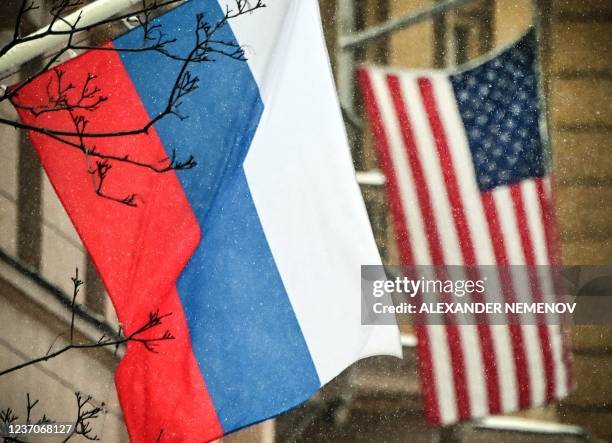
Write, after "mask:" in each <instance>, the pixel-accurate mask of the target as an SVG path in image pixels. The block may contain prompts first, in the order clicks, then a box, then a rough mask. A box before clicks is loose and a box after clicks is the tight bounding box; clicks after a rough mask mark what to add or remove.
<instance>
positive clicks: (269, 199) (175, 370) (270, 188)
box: [14, 0, 401, 442]
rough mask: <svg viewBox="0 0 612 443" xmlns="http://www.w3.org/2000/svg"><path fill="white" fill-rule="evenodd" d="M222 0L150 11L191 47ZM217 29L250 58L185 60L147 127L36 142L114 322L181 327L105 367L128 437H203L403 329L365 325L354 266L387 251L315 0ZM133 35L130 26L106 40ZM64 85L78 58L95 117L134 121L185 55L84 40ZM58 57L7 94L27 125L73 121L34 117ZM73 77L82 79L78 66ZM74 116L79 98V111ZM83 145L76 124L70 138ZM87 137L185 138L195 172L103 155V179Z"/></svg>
mask: <svg viewBox="0 0 612 443" xmlns="http://www.w3.org/2000/svg"><path fill="white" fill-rule="evenodd" d="M225 8H226V5H225V3H224V2H220V3H219V2H217V1H212V0H192V1H190V2H188V3H186V4H184V5H182V6H180V7H177V8H175V9H174V10H172V11H170V12H168V13H166V14H164V15H162V16H160V17H159V18H157V19H155V24H160V25H161V26H162V27H163V30H164V32H165V33H167V34H168V35H171V36H176V37H177V41H176V42H173V43H172V45H173V46H172V48H173V49H175V50H177V51H178V50H180V49H181V48H183V49H184V48H188V47H189V45H190V44H192V41H191V39H192V38H193V34H194V26H196V20H195V17H196V16H197V14H199V13H203V14H204V16H205V17H206V20H208V21H211V22H214V21H215V20H220V19H221V18H222V17H223V14H224V13H225V11H226V9H225ZM219 40H220V41H225V42H233V43H236V44H239V45H241V46H244V47H245V48H246V52H247V57H248V62H243V61H239V60H235V59H233V58H231V57H222V56H218V57H215V61H214V62H211V63H202V64H194V65H193V66H190V70H191V71H193V75H194V76H197V77H198V78H199V89H198V90H197V91H196V92H194V93H193V94H190V95H189V96H187V97H185V98H184V100H183V104H182V106H181V109H180V111H181V114H184V115H185V116H187V117H188V118H187V119H184V120H180V119H178V118H175V117H173V116H170V117H168V118H164V119H162V120H161V121H159V122H158V123H157V124H156V125H155V126H154V127H152V128H151V129H150V130H149V131H148V132H147V133H144V134H136V135H129V136H123V137H101V138H96V139H95V140H94V139H87V143H88V146H89V147H90V149H93V147H94V146H95V150H94V151H91V152H90V154H89V155H83V153H82V152H79V150H77V149H74V148H73V147H70V146H67V145H66V144H65V143H62V142H60V141H58V140H57V139H54V138H53V137H49V136H47V135H45V134H41V133H40V132H36V131H31V132H30V137H31V140H32V142H33V144H34V146H35V148H36V150H37V152H38V155H39V157H40V159H41V162H42V164H43V167H44V169H45V171H46V173H47V175H48V176H49V178H50V180H51V183H52V184H53V186H54V188H55V190H56V192H57V194H58V196H59V198H60V200H61V201H62V204H63V205H64V207H65V208H66V211H67V212H68V214H69V216H70V218H71V219H72V221H73V223H74V225H75V227H76V229H77V231H78V233H79V235H80V237H81V239H82V240H83V243H84V244H85V246H86V248H87V250H88V252H89V254H90V255H91V257H92V259H93V261H94V263H95V265H96V267H97V269H98V271H99V273H100V275H101V277H102V280H103V281H104V284H105V287H106V288H107V290H108V293H109V295H110V297H111V299H112V301H113V304H114V306H115V309H116V312H117V316H118V318H119V320H120V322H121V324H122V326H123V328H124V333H125V334H130V333H132V332H134V331H135V330H136V329H137V328H138V327H139V326H140V325H142V324H143V323H144V322H145V321H146V319H147V316H148V314H149V312H150V311H156V310H158V311H159V313H160V315H162V314H166V313H171V315H170V316H168V317H165V318H164V319H163V322H164V325H163V328H164V329H166V328H167V329H169V330H170V332H171V333H172V334H173V335H174V337H175V339H174V340H172V341H164V342H160V343H158V344H157V346H156V351H157V353H151V352H149V351H147V350H146V349H145V348H144V347H143V346H142V345H141V344H140V343H137V342H131V343H130V344H129V345H128V349H127V353H126V356H125V357H124V358H123V359H122V361H121V363H120V365H119V367H118V370H117V374H116V385H117V390H118V394H119V398H120V402H121V407H122V410H123V413H124V417H125V421H126V424H127V428H128V432H129V434H130V438H131V440H132V441H134V442H141V441H142V442H144V441H155V439H156V438H157V436H158V435H159V433H160V431H161V430H163V436H164V438H166V439H168V441H176V442H190V441H208V440H212V439H215V438H219V437H220V436H222V435H224V434H227V433H229V432H232V431H235V430H238V429H240V428H243V427H245V426H249V425H251V424H253V423H257V422H259V421H262V420H265V419H267V418H269V417H272V416H275V415H277V414H280V413H282V412H285V411H287V410H289V409H291V408H293V407H295V406H297V405H298V404H300V403H301V402H303V401H305V400H307V399H308V398H309V397H310V396H311V395H312V394H313V393H315V392H316V391H317V390H318V389H319V388H320V387H321V386H322V385H323V384H325V383H327V382H329V381H330V380H331V379H332V378H334V377H335V376H336V375H338V374H339V373H340V372H341V371H342V370H344V369H345V368H346V367H348V366H349V365H350V364H352V363H353V362H354V361H356V360H358V359H360V358H364V357H367V356H370V355H380V354H387V355H395V356H401V350H400V345H399V332H398V329H397V327H395V326H362V325H361V324H360V318H361V317H360V311H359V310H360V306H361V304H360V297H361V293H360V265H362V264H380V257H379V255H378V252H377V249H376V245H375V243H374V239H373V236H372V233H371V228H370V226H369V222H368V219H367V214H366V211H365V207H364V205H363V200H362V198H361V195H360V192H359V188H358V186H357V184H356V182H355V178H354V170H353V167H352V162H351V158H350V153H349V150H348V144H347V140H346V135H345V133H344V128H343V123H342V118H341V114H340V110H339V106H338V103H337V98H336V95H335V90H334V86H333V79H332V76H331V71H330V67H329V61H328V57H327V53H326V50H325V45H324V40H323V35H322V30H321V25H320V18H319V11H318V6H317V3H316V1H314V0H308V1H297V0H295V1H287V2H271V3H270V4H269V5H267V6H266V7H265V8H263V9H261V10H258V11H256V12H254V13H252V14H246V15H244V16H241V17H238V18H236V19H235V20H231V21H230V22H229V23H228V24H227V25H226V26H224V27H223V29H222V30H221V31H220V35H219ZM141 44H142V31H141V30H138V29H136V30H134V31H131V32H129V33H127V34H125V35H124V36H122V37H120V38H119V39H117V40H115V41H113V42H110V43H107V44H106V46H105V48H106V49H113V48H116V49H122V48H123V49H126V48H132V47H138V45H141ZM60 68H61V69H62V70H63V71H65V75H66V76H70V81H72V82H74V83H75V85H76V89H78V88H79V87H82V86H83V83H82V82H83V81H84V80H83V79H85V78H87V76H88V75H89V74H94V75H96V76H97V79H96V82H97V85H98V86H99V87H100V88H101V89H102V91H103V93H104V95H105V96H106V97H107V100H106V101H105V102H104V103H103V104H102V105H101V106H100V107H99V109H97V110H95V111H93V112H91V113H89V114H87V118H88V120H89V124H88V126H87V129H86V130H87V131H89V132H112V131H117V132H120V131H123V130H126V128H137V127H140V126H142V125H144V124H146V122H147V121H149V120H150V119H151V118H152V117H153V116H155V115H157V114H158V113H159V112H160V111H161V110H162V109H163V106H165V104H166V102H165V100H166V99H167V95H168V93H169V87H170V86H171V85H169V81H171V80H172V79H174V78H176V76H177V73H178V69H180V64H177V63H176V60H172V59H169V58H168V57H165V56H164V55H162V54H159V53H154V52H134V51H119V52H115V51H108V50H92V51H89V52H86V53H84V54H82V55H80V56H79V57H77V58H74V59H72V60H70V61H68V62H66V63H65V64H64V65H62V66H61V67H60ZM54 75H55V74H54V73H53V72H49V73H47V74H45V75H43V76H41V77H40V78H38V79H36V80H35V81H33V82H32V83H31V84H29V85H28V86H27V87H25V88H23V90H21V91H20V92H19V94H18V96H17V97H16V98H15V100H14V102H15V104H16V105H18V112H19V115H20V118H21V119H22V120H23V121H24V122H25V123H27V124H31V125H35V126H41V127H45V128H53V129H58V130H64V131H66V130H68V131H69V130H71V129H72V128H73V123H74V120H73V117H74V112H73V115H71V114H70V113H69V112H52V113H43V114H38V115H36V114H34V113H32V112H30V111H28V110H27V109H25V108H24V107H23V106H21V107H20V106H19V105H25V104H29V105H36V104H39V105H40V104H43V102H44V97H45V94H46V91H47V90H48V85H53V82H54V81H55V80H54ZM79 82H81V83H79ZM77 113H78V112H77ZM67 139H69V140H71V141H73V142H75V143H76V142H78V137H67ZM95 152H103V153H105V154H114V155H116V156H125V155H128V156H129V158H130V159H134V160H137V161H139V162H144V163H149V164H153V163H155V162H159V161H160V159H163V158H168V157H173V156H176V158H177V159H179V160H180V159H183V158H188V157H189V156H190V155H193V156H194V157H195V158H196V160H197V162H198V165H197V166H196V167H195V168H193V169H190V170H187V171H169V172H165V173H161V174H160V173H156V172H153V171H151V170H150V169H148V168H143V167H139V166H137V165H135V164H125V163H120V162H113V161H112V160H111V161H110V162H109V164H110V165H111V166H112V170H111V173H109V174H108V178H107V179H106V180H105V183H104V186H105V188H104V192H105V193H107V194H108V195H115V196H121V195H125V193H126V192H128V193H130V194H134V195H135V201H136V203H137V207H131V206H129V205H125V204H121V203H118V202H115V201H111V200H109V199H105V198H101V197H100V196H98V195H96V192H95V191H96V186H97V184H96V181H95V176H94V177H93V178H92V174H90V172H91V168H94V167H95V165H96V160H97V159H96V158H95V155H94V154H95Z"/></svg>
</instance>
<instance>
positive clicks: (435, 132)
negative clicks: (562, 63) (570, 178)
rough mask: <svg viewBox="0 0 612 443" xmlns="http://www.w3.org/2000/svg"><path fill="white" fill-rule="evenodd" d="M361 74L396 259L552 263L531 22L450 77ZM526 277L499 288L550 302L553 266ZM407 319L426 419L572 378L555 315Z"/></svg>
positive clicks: (497, 405) (488, 407)
mask: <svg viewBox="0 0 612 443" xmlns="http://www.w3.org/2000/svg"><path fill="white" fill-rule="evenodd" d="M358 76H359V82H360V85H361V89H362V92H363V97H364V102H365V106H366V110H367V114H368V117H369V121H370V124H371V127H372V129H373V132H374V136H375V141H376V146H377V151H378V156H379V162H380V164H381V168H382V169H383V172H384V173H385V175H386V177H387V191H388V192H387V193H388V199H389V203H390V208H391V211H392V214H393V219H394V228H395V231H396V236H397V239H398V246H399V250H400V254H401V259H402V262H403V263H405V264H416V265H429V264H433V265H495V264H497V265H509V264H510V265H540V264H554V263H556V261H557V257H558V255H557V251H556V241H555V238H554V237H555V233H554V224H553V215H552V205H551V190H550V184H549V183H550V181H549V177H548V176H547V174H546V170H545V164H544V163H545V161H544V156H543V146H542V145H543V142H542V137H541V134H540V112H539V106H538V102H539V100H538V77H537V70H536V40H535V36H534V33H533V31H531V32H529V33H527V34H526V35H525V36H524V37H523V38H521V39H520V40H519V41H517V42H516V43H515V44H514V45H513V46H511V47H509V48H508V49H506V50H504V51H503V52H501V53H499V54H497V55H496V56H495V57H493V58H489V59H488V60H487V61H485V62H482V63H479V64H477V65H475V66H472V67H469V68H468V69H464V70H460V71H456V72H453V73H449V72H446V71H425V72H424V71H412V70H394V69H386V68H378V67H366V68H363V69H360V70H359V71H358ZM506 269H507V268H506ZM530 278H531V279H532V283H533V284H532V285H529V287H516V288H513V287H510V288H509V291H508V294H507V297H508V298H513V297H514V299H517V300H520V301H525V300H531V301H547V300H544V299H543V297H544V295H543V294H553V293H554V291H553V290H551V285H554V282H553V281H552V278H551V276H550V274H548V275H547V274H546V273H544V274H541V273H540V274H534V275H531V276H530ZM500 281H504V279H503V278H502V277H500ZM507 289H508V288H507ZM504 294H505V293H504ZM505 295H506V294H505ZM415 328H416V332H417V337H418V345H417V354H418V356H419V365H420V373H421V381H422V394H423V400H424V409H425V412H426V416H427V418H428V420H429V421H430V422H432V423H433V424H436V425H446V424H451V423H454V422H457V421H460V420H465V419H472V418H476V417H482V416H485V415H491V414H500V413H506V412H510V411H515V410H519V409H525V408H530V407H535V406H540V405H543V404H546V403H549V402H552V401H554V400H556V399H560V398H562V397H564V396H566V395H567V394H568V392H569V391H570V390H571V388H572V383H573V381H572V374H571V362H570V354H569V351H568V344H567V337H566V334H565V331H564V330H563V328H562V327H561V326H559V325H546V324H540V325H525V324H512V322H509V324H507V325H492V324H486V323H484V324H476V325H456V324H455V325H451V324H446V325H440V324H438V325H431V324H430V325H418V326H415Z"/></svg>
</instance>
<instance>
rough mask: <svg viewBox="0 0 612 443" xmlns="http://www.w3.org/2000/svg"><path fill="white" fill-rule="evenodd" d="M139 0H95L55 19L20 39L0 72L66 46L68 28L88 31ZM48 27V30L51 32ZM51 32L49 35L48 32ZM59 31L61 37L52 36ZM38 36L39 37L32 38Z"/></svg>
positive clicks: (4, 58) (2, 60) (0, 62)
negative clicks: (86, 29) (75, 27)
mask: <svg viewBox="0 0 612 443" xmlns="http://www.w3.org/2000/svg"><path fill="white" fill-rule="evenodd" d="M139 1H140V0H98V1H95V2H93V3H91V4H88V5H86V6H84V7H82V8H81V9H79V10H78V11H75V12H73V13H72V14H69V15H67V16H66V17H63V18H61V19H58V20H56V21H55V22H54V23H53V24H52V26H51V25H47V26H44V27H42V28H41V29H39V30H38V31H36V32H34V33H32V34H30V35H28V36H26V37H24V38H23V40H25V41H24V42H21V43H19V44H17V45H16V46H15V47H13V48H12V49H10V50H9V51H8V52H7V53H6V54H4V55H3V56H2V57H0V73H6V72H7V71H10V70H13V69H15V68H18V67H19V66H21V65H23V64H24V63H27V62H29V61H30V60H32V59H34V58H36V57H39V56H41V55H43V54H45V53H47V52H48V51H51V50H52V49H55V48H57V47H60V46H61V45H65V44H66V43H67V42H68V39H69V38H70V33H69V31H70V30H71V26H75V25H76V26H77V27H78V28H79V29H82V28H87V27H89V26H92V25H94V24H96V23H98V22H100V21H104V20H108V19H110V18H112V17H114V16H117V15H119V14H120V13H121V12H123V11H125V10H127V9H129V8H131V7H133V6H134V5H136V4H137V3H138V2H139ZM50 26H51V29H50ZM50 30H51V31H52V32H53V33H49V31H50ZM57 32H60V33H61V34H54V33H57ZM36 36H41V37H40V38H32V37H36Z"/></svg>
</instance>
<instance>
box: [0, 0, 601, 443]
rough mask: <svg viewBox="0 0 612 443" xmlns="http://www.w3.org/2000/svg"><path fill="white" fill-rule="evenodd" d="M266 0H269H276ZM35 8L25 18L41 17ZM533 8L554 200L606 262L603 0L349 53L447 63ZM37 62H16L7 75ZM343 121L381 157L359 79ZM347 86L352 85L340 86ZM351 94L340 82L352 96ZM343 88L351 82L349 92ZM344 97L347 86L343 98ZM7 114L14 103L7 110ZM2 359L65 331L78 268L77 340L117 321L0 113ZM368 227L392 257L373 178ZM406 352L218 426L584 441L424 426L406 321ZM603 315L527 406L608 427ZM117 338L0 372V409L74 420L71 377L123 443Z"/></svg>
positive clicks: (567, 244) (476, 0)
mask: <svg viewBox="0 0 612 443" xmlns="http://www.w3.org/2000/svg"><path fill="white" fill-rule="evenodd" d="M269 1H275V0H269ZM437 1H438V0H355V1H354V2H353V7H354V21H353V23H352V28H353V29H354V30H360V29H364V28H367V27H368V26H372V25H375V24H377V23H381V22H384V21H386V20H388V19H391V18H397V17H401V16H404V15H407V14H413V13H415V12H417V11H419V10H422V9H423V8H428V7H431V6H433V5H434V4H435V3H436V2H437ZM19 3H20V2H19V1H17V0H10V1H9V0H7V1H5V2H4V4H3V7H2V9H1V10H0V40H6V39H9V38H10V36H11V33H12V31H13V28H12V26H13V21H14V17H15V15H16V11H17V8H18V4H19ZM339 3H341V1H336V0H320V5H321V11H322V16H323V21H324V29H325V32H326V37H327V41H328V47H329V50H330V55H331V57H332V65H333V67H334V69H335V71H336V74H337V75H338V76H342V75H343V74H342V73H340V72H339V70H341V69H343V67H342V63H343V61H342V53H341V51H340V50H339V49H338V40H339V36H340V34H341V29H340V28H341V26H340V25H341V23H342V21H341V20H340V16H339V14H340V13H341V12H342V11H340V10H339V9H338V4H339ZM45 17H46V15H45V11H44V9H41V10H39V11H36V13H35V14H33V15H32V16H31V20H30V22H29V23H27V24H26V27H27V28H29V30H30V31H31V30H34V29H36V28H38V27H39V26H41V25H43V24H44V23H45ZM534 20H538V21H539V23H540V26H541V30H542V32H541V41H540V51H541V60H542V70H543V79H544V84H545V93H546V97H547V103H548V121H549V131H550V139H551V146H552V154H553V156H552V158H553V168H554V169H553V170H554V175H555V190H556V195H557V198H556V214H557V218H558V222H559V228H560V237H561V242H562V253H563V259H564V262H565V263H566V264H610V263H612V230H611V229H610V226H612V224H611V223H610V222H611V221H612V155H611V154H610V149H611V148H612V146H611V142H610V140H611V134H612V101H611V100H610V96H612V57H611V55H612V2H609V1H607V0H538V1H535V0H533V1H531V0H473V1H471V2H467V4H466V5H465V6H463V7H461V8H459V9H456V10H453V11H451V12H447V13H445V14H442V15H438V16H436V17H435V18H433V19H430V20H426V21H423V22H420V23H418V24H416V25H413V26H411V27H408V28H405V29H402V30H400V31H397V32H395V33H393V34H391V35H388V36H386V37H384V38H381V39H379V40H377V41H375V42H372V44H370V45H367V46H366V47H363V48H360V49H359V50H357V51H356V52H355V54H354V57H355V59H356V61H357V62H358V63H359V62H368V63H380V64H384V65H390V66H396V67H410V68H452V67H453V66H456V65H460V64H462V63H465V62H467V61H469V60H472V59H474V58H476V57H478V56H481V55H483V54H486V53H487V52H489V51H492V50H494V49H495V48H498V47H500V46H503V45H505V44H508V43H509V42H511V41H512V40H514V39H516V38H517V37H519V36H520V35H522V34H523V33H524V32H525V31H526V29H527V27H528V26H530V25H531V24H533V23H534ZM36 63H38V64H39V65H40V63H41V61H40V60H39V61H34V62H33V65H32V66H30V67H26V68H24V70H22V71H21V72H19V73H15V74H14V75H13V76H12V77H9V78H6V79H4V80H2V83H4V84H11V83H13V82H15V81H18V79H19V78H20V77H22V76H24V75H26V73H27V70H28V69H35V67H36ZM338 81H339V83H340V82H342V81H344V83H343V84H342V87H343V88H346V89H345V91H346V90H348V91H352V93H350V94H352V96H350V100H351V105H350V108H351V109H350V110H349V111H350V112H349V113H346V117H347V129H348V131H349V135H350V138H351V144H352V146H353V155H354V163H355V167H356V169H357V170H358V171H360V172H368V173H370V172H372V171H374V172H376V169H377V159H376V157H375V153H374V149H373V147H372V137H371V133H370V129H369V128H368V125H367V122H365V115H364V113H363V109H362V107H361V98H360V96H359V94H358V92H357V89H356V88H355V87H354V85H348V86H347V85H346V79H344V80H342V79H341V78H338ZM344 94H346V92H344ZM350 94H349V95H350ZM345 97H346V96H345ZM345 97H343V99H344V100H345V99H346V98H345ZM0 114H1V115H2V116H3V117H10V118H14V117H15V114H14V111H13V110H12V109H11V108H10V106H3V107H2V108H1V109H0ZM0 145H1V148H0V362H1V363H0V370H1V368H3V367H10V366H12V365H16V364H19V362H21V361H24V360H27V359H32V358H34V357H36V356H39V355H45V353H48V352H50V350H54V349H59V348H61V347H62V346H63V345H65V344H67V343H69V340H70V338H69V331H70V323H71V320H72V318H71V311H70V309H69V308H70V302H71V295H72V290H73V284H72V281H71V277H72V276H74V273H75V268H78V269H79V273H80V274H79V275H80V277H81V278H82V279H83V280H84V281H85V285H84V287H83V288H82V290H81V294H80V295H79V298H78V302H79V303H80V304H81V305H82V307H83V308H82V310H81V311H80V312H79V313H78V314H77V315H76V320H75V325H76V328H75V331H76V332H75V336H74V338H73V341H74V342H78V343H84V342H91V341H92V340H93V341H96V340H98V339H99V337H101V336H102V335H103V334H106V335H107V336H108V335H112V334H116V332H117V328H118V325H117V320H116V317H115V315H114V311H113V308H112V305H111V304H110V302H109V300H108V297H107V296H106V294H105V293H104V289H103V287H102V285H101V283H100V281H99V279H98V277H97V275H96V271H95V268H94V267H93V266H92V264H91V262H90V261H89V259H88V257H87V254H86V252H85V250H84V248H83V246H82V244H81V242H80V240H79V238H78V235H77V234H76V232H75V231H74V229H73V227H72V225H71V223H70V221H69V219H68V217H67V216H66V214H65V212H64V210H63V208H62V207H61V204H60V203H59V201H58V199H57V197H56V195H55V192H54V191H53V189H52V187H51V185H50V183H49V181H48V180H47V178H46V177H45V175H44V173H43V171H42V169H41V167H40V164H39V162H38V160H37V158H36V155H35V154H34V152H33V149H32V148H31V146H30V145H29V142H28V140H27V137H26V136H25V134H24V133H22V132H19V131H16V130H15V129H13V128H11V127H6V126H0ZM362 190H363V194H364V198H365V200H366V203H367V205H368V209H369V214H370V217H371V221H372V225H373V228H374V231H375V236H376V239H377V242H378V245H379V248H380V250H381V254H382V256H383V259H384V261H385V262H386V263H389V264H393V263H398V262H399V258H398V253H397V248H396V246H395V240H394V238H395V234H394V232H393V230H392V224H391V223H390V221H389V213H388V210H387V204H386V200H385V193H384V190H383V188H382V186H381V184H380V183H376V181H375V180H374V182H372V181H369V182H367V183H366V182H364V183H363V184H362ZM403 332H404V338H403V340H404V342H403V343H404V353H405V359H404V360H403V361H399V360H396V359H390V358H382V357H381V358H372V359H368V360H366V361H363V362H360V363H358V364H357V365H355V366H354V367H352V368H350V369H348V370H347V371H345V373H343V374H342V375H341V376H340V377H338V379H337V380H336V381H334V382H333V383H331V384H330V385H329V386H328V387H326V388H325V389H323V390H322V391H321V392H320V393H319V394H317V395H316V396H315V397H314V398H313V399H312V400H311V401H309V402H308V403H306V404H305V405H304V406H302V407H300V408H298V409H297V410H295V411H293V412H290V413H289V414H286V415H285V416H283V417H280V418H279V419H277V420H275V421H269V422H266V423H264V424H262V425H258V426H255V427H253V428H250V429H247V430H244V431H242V432H240V433H238V434H236V435H234V436H229V437H226V438H225V439H224V441H248V442H251V441H261V442H272V441H279V442H285V441H287V442H289V441H379V440H384V441H423V442H425V441H427V442H429V441H470V442H471V441H492V440H498V441H555V442H556V441H584V440H582V438H583V437H582V436H581V434H580V432H579V430H577V429H575V428H571V427H562V426H561V427H557V428H555V429H557V431H558V432H565V435H563V436H560V435H559V434H554V433H553V434H542V433H541V432H540V431H541V429H540V428H538V429H539V430H534V431H533V432H528V431H525V430H524V429H523V430H522V431H516V430H515V431H510V430H508V428H506V427H504V426H503V425H499V426H498V427H495V426H493V425H491V426H485V425H483V424H468V425H465V426H460V427H454V428H452V429H444V430H438V429H432V428H429V427H427V425H426V424H425V422H424V419H423V416H422V411H421V401H420V394H419V389H420V388H419V383H418V377H417V374H416V362H415V355H414V337H413V336H412V335H411V330H410V328H409V327H406V328H404V330H403ZM611 349H612V329H611V328H607V327H586V326H582V327H577V328H575V330H574V334H573V350H574V356H575V369H576V379H577V383H578V389H577V391H576V392H575V393H574V394H572V396H571V397H570V398H569V399H567V400H566V401H564V402H562V403H561V404H559V405H554V406H551V407H548V408H543V409H539V410H535V411H526V412H525V413H522V414H520V416H521V417H527V418H533V419H537V420H540V421H546V422H553V423H559V424H576V425H579V426H581V427H582V428H583V429H584V430H585V431H586V432H588V433H589V434H590V435H593V436H596V437H598V438H600V439H603V440H604V441H612V383H610V382H609V380H610V379H612V354H610V350H611ZM120 354H121V350H118V351H117V350H115V349H112V348H103V349H95V350H88V351H78V350H73V351H69V352H67V353H66V354H64V355H63V356H61V357H58V358H56V359H53V360H50V361H49V362H45V363H41V364H38V365H34V366H31V367H28V368H27V369H24V370H20V371H17V372H15V373H13V374H9V375H6V376H0V410H4V409H6V408H8V407H11V408H13V409H14V410H15V411H16V413H17V415H19V416H21V417H23V416H24V414H25V413H26V397H27V394H29V395H30V396H31V398H32V399H39V400H40V403H39V404H38V405H37V407H36V409H35V410H34V416H35V417H36V416H37V413H38V412H40V414H41V415H42V414H43V413H44V414H47V415H48V416H50V417H51V418H53V419H55V420H58V421H66V422H69V421H72V420H73V417H74V414H75V413H76V410H75V408H76V404H75V400H74V393H75V392H82V393H84V394H87V395H91V396H92V400H91V403H92V404H94V405H102V404H104V408H105V410H106V413H105V414H103V415H102V416H101V417H100V418H99V419H97V420H96V421H95V422H94V430H95V432H96V433H97V434H98V435H99V437H100V439H101V441H103V442H124V441H128V440H127V434H126V431H125V427H124V425H123V421H122V418H121V411H120V409H119V407H118V402H117V399H116V395H115V389H114V383H113V371H114V368H115V367H116V365H117V363H118V361H119V358H120Z"/></svg>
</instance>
